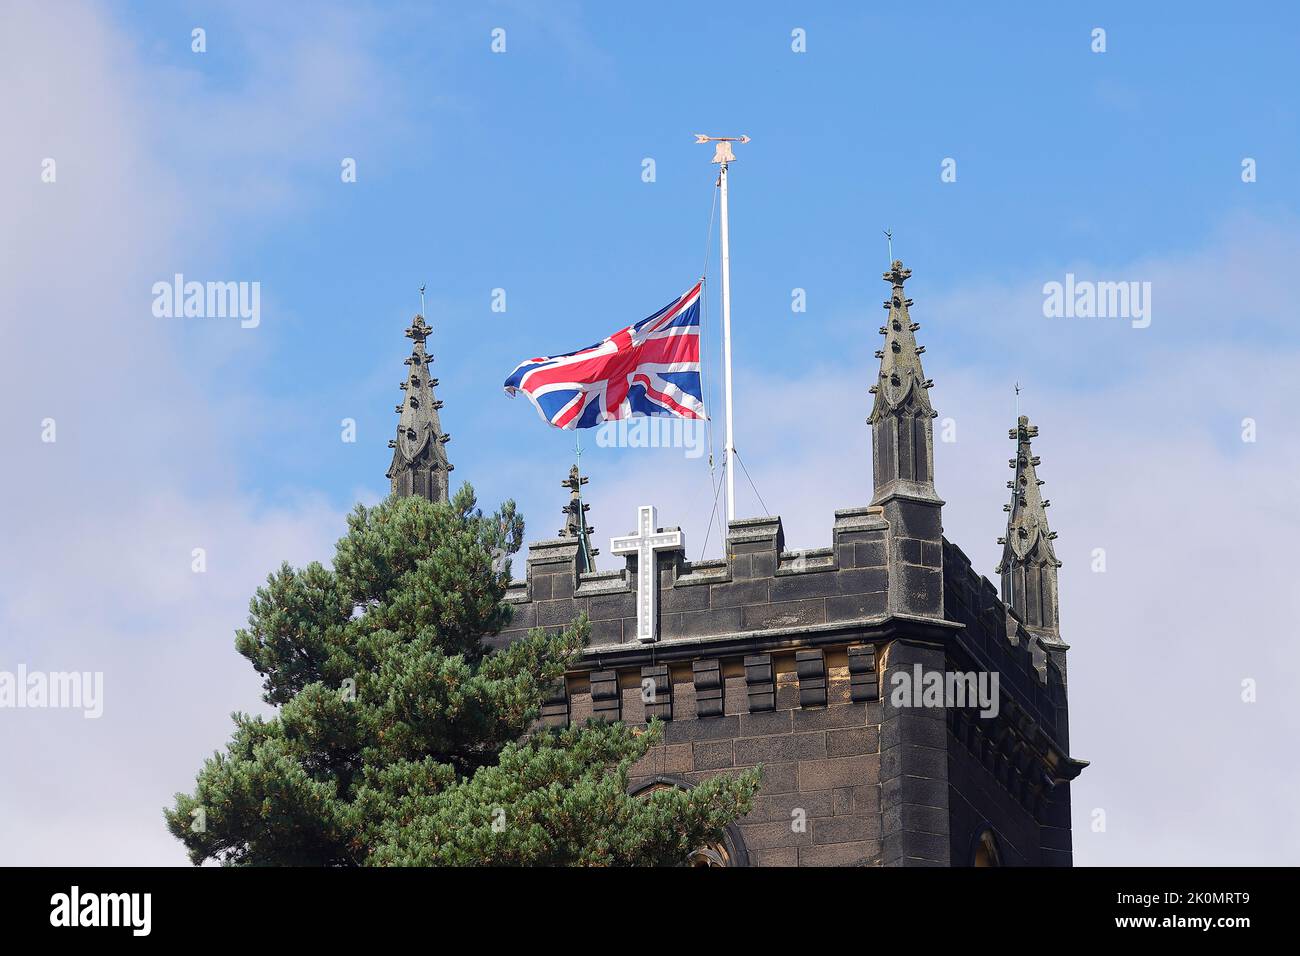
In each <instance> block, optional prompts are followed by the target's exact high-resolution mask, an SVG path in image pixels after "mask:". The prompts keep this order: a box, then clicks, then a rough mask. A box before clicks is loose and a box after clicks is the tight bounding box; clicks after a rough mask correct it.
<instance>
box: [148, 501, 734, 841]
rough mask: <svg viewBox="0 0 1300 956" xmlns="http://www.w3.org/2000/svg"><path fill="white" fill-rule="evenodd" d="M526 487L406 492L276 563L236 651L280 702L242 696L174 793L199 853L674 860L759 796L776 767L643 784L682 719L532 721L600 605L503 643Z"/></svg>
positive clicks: (174, 818)
mask: <svg viewBox="0 0 1300 956" xmlns="http://www.w3.org/2000/svg"><path fill="white" fill-rule="evenodd" d="M522 541H523V520H522V518H521V517H520V516H519V515H518V514H517V513H516V511H515V507H514V503H513V502H506V503H505V505H503V506H502V508H501V510H500V511H498V512H497V513H496V514H494V515H490V516H488V515H484V514H482V512H481V511H480V510H478V509H477V507H476V503H475V499H474V493H473V490H472V489H471V488H470V487H469V486H468V485H466V486H464V487H463V488H462V489H461V490H460V492H459V493H458V494H457V495H456V497H455V499H454V500H453V501H452V502H451V503H449V504H434V503H431V502H429V501H427V500H425V499H424V498H419V497H412V498H390V499H388V500H387V501H385V502H384V503H382V504H380V505H378V506H376V507H374V508H365V507H362V506H360V505H358V506H357V508H356V510H355V511H354V512H353V513H352V514H351V515H349V517H348V533H347V535H346V537H344V538H342V539H341V540H340V541H339V542H338V545H337V548H336V551H335V557H334V567H333V570H330V569H328V568H325V567H323V566H322V565H320V564H318V563H313V564H310V565H308V566H307V567H306V568H304V569H302V570H295V569H293V568H291V567H289V566H288V565H287V564H286V565H284V566H282V567H281V568H280V570H279V571H277V572H275V573H274V574H271V575H270V576H269V577H268V579H267V583H266V586H265V587H262V588H259V589H258V591H257V594H256V596H255V597H254V598H253V600H252V601H251V602H250V613H249V619H248V627H247V628H246V629H244V630H241V631H239V632H238V634H237V638H236V642H235V643H236V647H237V649H238V650H239V652H240V653H241V654H243V655H244V656H245V657H247V658H248V659H249V660H250V661H251V662H252V664H253V667H254V668H256V670H257V672H258V673H259V674H260V675H262V678H263V688H264V699H265V700H266V702H267V703H268V704H271V705H273V706H274V707H275V708H276V713H275V716H273V717H270V718H269V719H268V718H263V717H260V716H249V715H246V714H239V713H236V714H234V715H233V718H234V721H235V732H234V735H233V737H232V738H231V740H230V742H229V744H227V746H226V750H225V752H224V753H221V752H218V753H215V754H213V756H212V757H211V758H209V759H208V760H207V761H206V762H205V763H204V765H203V768H202V770H200V771H199V774H198V778H197V781H196V786H195V789H194V792H193V793H192V794H177V795H176V798H175V805H174V806H173V807H172V808H170V809H167V810H164V815H165V816H166V819H167V826H168V829H169V830H171V832H172V834H173V835H175V836H176V837H177V839H179V840H181V841H182V842H183V843H184V844H185V847H186V849H187V850H188V852H189V856H190V859H191V860H192V861H193V862H194V863H196V864H198V863H202V862H204V861H207V860H215V861H217V862H220V863H223V864H227V865H307V866H429V865H458V866H468V865H592V866H610V865H647V864H648V865H671V864H677V863H680V862H682V861H684V859H685V858H686V856H687V854H688V853H689V852H690V851H691V850H692V849H693V848H695V847H698V846H700V845H703V844H706V843H709V842H714V841H717V840H719V839H720V838H721V835H722V831H723V829H724V828H725V827H726V826H727V824H729V823H731V822H732V821H733V820H735V819H736V818H737V817H739V816H741V815H743V814H744V813H746V812H748V810H749V809H750V805H751V800H752V797H753V794H754V791H755V790H756V789H757V786H758V780H757V774H756V773H755V772H753V771H751V772H748V773H743V774H737V775H734V776H733V775H724V776H718V777H714V778H712V779H710V780H707V781H705V782H704V783H701V784H700V785H698V786H696V787H694V788H693V789H690V790H682V789H675V788H671V789H660V790H656V791H654V792H652V793H649V794H647V795H645V796H640V797H633V796H629V795H628V793H627V789H628V776H629V771H630V769H631V767H632V765H633V764H634V763H635V762H636V761H637V760H638V759H640V758H641V757H642V756H643V755H644V754H646V753H647V752H648V750H649V749H650V748H651V747H652V746H655V745H656V744H657V743H660V742H661V740H662V727H661V726H659V724H658V723H657V722H656V723H652V724H651V725H650V726H649V728H646V729H641V728H634V727H628V726H624V725H622V724H612V725H607V724H600V723H596V722H591V723H588V724H587V725H586V726H584V727H577V726H575V727H569V728H567V729H564V730H539V729H533V726H532V725H533V722H534V720H535V719H536V717H537V715H538V713H539V710H540V706H541V701H542V697H543V695H544V693H545V689H546V688H547V687H548V686H549V685H550V684H551V683H552V682H554V681H555V680H556V679H558V678H559V677H560V676H561V675H563V673H564V672H565V670H566V669H568V668H570V667H571V666H572V665H573V663H574V662H575V660H576V658H577V656H578V655H579V654H580V652H581V649H582V645H583V642H584V640H585V637H586V631H587V625H586V622H585V620H578V621H575V622H574V623H573V625H572V626H571V627H569V628H567V629H565V630H564V631H563V632H562V633H559V634H549V635H548V634H546V633H543V632H542V631H534V632H533V633H531V634H530V635H529V636H528V637H527V638H526V639H523V640H520V641H516V642H514V643H513V644H511V645H509V646H508V647H506V648H504V649H502V650H497V651H490V650H488V649H487V648H485V647H484V643H483V641H484V638H487V637H490V636H491V635H494V634H496V633H497V632H499V631H500V630H501V628H502V627H503V626H504V625H505V624H506V623H507V622H508V621H509V616H510V610H509V607H508V605H506V604H505V603H503V597H504V595H505V589H506V585H507V584H508V582H509V580H510V563H509V560H508V557H509V555H510V554H513V553H515V552H516V551H518V550H519V547H520V545H521V543H522Z"/></svg>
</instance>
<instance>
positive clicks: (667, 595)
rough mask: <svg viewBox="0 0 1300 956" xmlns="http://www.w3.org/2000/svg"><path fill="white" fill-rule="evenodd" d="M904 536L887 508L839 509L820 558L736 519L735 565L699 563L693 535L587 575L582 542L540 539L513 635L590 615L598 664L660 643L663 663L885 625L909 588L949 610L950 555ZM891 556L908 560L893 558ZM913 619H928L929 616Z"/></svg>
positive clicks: (762, 524)
mask: <svg viewBox="0 0 1300 956" xmlns="http://www.w3.org/2000/svg"><path fill="white" fill-rule="evenodd" d="M646 530H647V532H648V534H650V535H651V536H652V537H653V538H654V539H655V540H658V539H659V538H661V537H664V536H670V535H672V534H673V533H678V534H680V533H679V532H678V531H677V529H675V528H668V529H663V528H653V529H646ZM894 538H895V535H894V534H893V533H892V529H891V527H890V524H889V522H888V521H887V520H886V519H885V517H884V509H882V508H880V507H876V506H869V507H862V508H850V509H845V510H842V511H837V512H836V513H835V523H834V525H833V527H832V532H831V545H830V547H827V548H815V549H811V550H787V549H786V547H785V536H784V530H783V528H782V525H781V519H780V518H779V517H771V518H749V519H744V520H738V521H733V522H731V524H730V527H729V529H728V536H727V551H726V557H725V558H722V559H717V560H707V561H691V560H689V559H688V558H687V556H686V545H685V541H684V538H683V539H682V542H681V544H679V545H676V546H667V547H658V546H656V548H655V549H654V550H648V549H647V550H645V551H643V552H640V553H638V552H637V551H631V552H630V553H627V554H625V555H624V564H623V567H621V568H618V569H611V570H607V571H596V572H591V571H584V570H583V568H582V563H581V559H580V547H579V543H578V541H577V539H575V538H572V537H565V538H557V539H553V540H549V541H540V542H536V543H534V544H533V545H532V547H531V549H530V551H529V555H528V559H527V562H526V574H525V578H524V579H523V580H522V581H515V582H513V583H512V584H511V585H510V588H509V591H508V594H507V598H506V600H507V601H508V602H509V603H510V604H511V605H512V606H513V608H514V612H515V613H514V619H513V620H512V622H511V625H510V629H509V630H507V631H505V632H503V634H502V635H501V637H502V639H503V640H509V639H510V637H511V635H515V634H522V633H526V632H527V631H528V630H529V629H530V628H533V627H561V626H564V625H567V624H568V623H570V622H571V621H573V620H574V619H575V618H577V617H578V616H579V615H582V614H585V615H586V616H587V617H588V619H589V620H590V621H591V637H590V650H589V654H591V655H599V654H607V653H609V652H610V651H613V650H617V649H620V648H622V649H633V650H635V649H638V648H644V647H645V646H647V645H648V644H651V643H653V645H654V647H655V650H656V653H657V654H658V655H659V656H660V657H662V656H663V655H664V654H666V653H670V650H669V648H670V646H671V645H675V644H679V643H682V642H690V643H708V644H711V645H726V644H728V643H730V644H734V645H735V646H758V645H762V644H765V642H774V643H776V644H789V645H793V644H794V643H806V644H812V645H815V644H817V643H819V642H822V641H833V640H835V639H837V637H842V635H843V634H844V633H845V631H846V630H850V629H854V628H857V629H862V628H870V627H881V626H883V625H885V624H886V623H887V622H888V621H889V620H890V619H891V618H892V617H893V616H895V614H896V613H897V607H896V605H897V603H898V602H897V600H896V595H897V592H899V591H900V590H901V589H904V588H906V589H907V590H908V592H909V593H910V594H911V595H912V596H913V598H915V597H916V596H917V595H920V596H921V597H922V598H924V602H925V603H926V604H929V605H931V606H941V601H942V595H941V594H940V593H938V589H939V587H940V586H941V585H940V581H941V573H942V564H941V562H942V551H941V549H940V548H939V547H938V546H937V545H933V544H932V543H931V542H930V541H928V540H923V539H920V538H907V543H906V545H905V546H899V545H898V543H897V542H896V541H895V540H894ZM623 540H624V539H615V544H616V545H618V543H619V542H620V541H623ZM626 540H628V541H635V540H636V539H635V537H633V536H629V537H628V538H627V539H626ZM619 547H623V546H622V545H619ZM619 547H616V548H614V549H613V550H616V551H617V550H619ZM629 547H630V545H629ZM891 554H901V555H904V556H905V557H904V558H902V559H900V560H891ZM647 555H649V557H648V558H647V557H646V556H647ZM643 560H646V561H647V563H649V562H653V569H652V571H651V574H652V575H653V579H652V580H653V584H654V588H653V601H654V607H653V612H654V614H653V617H654V621H655V628H656V633H655V634H654V636H653V639H652V640H651V641H647V640H645V639H644V637H643V636H642V635H643V633H644V631H643V629H644V622H643V621H642V620H641V616H640V614H639V604H640V602H641V600H642V599H643V598H644V594H642V593H641V588H642V586H643V582H642V573H643V572H642V568H641V563H642V561H643ZM910 617H912V618H914V619H916V620H918V621H922V622H924V621H926V616H925V615H910ZM928 623H929V624H930V625H931V626H932V627H933V628H935V629H937V630H943V629H945V628H950V627H952V625H951V624H949V623H948V622H945V621H944V620H943V619H942V618H941V617H939V616H938V615H932V616H930V618H929V619H928Z"/></svg>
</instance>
